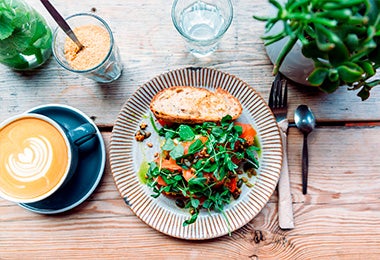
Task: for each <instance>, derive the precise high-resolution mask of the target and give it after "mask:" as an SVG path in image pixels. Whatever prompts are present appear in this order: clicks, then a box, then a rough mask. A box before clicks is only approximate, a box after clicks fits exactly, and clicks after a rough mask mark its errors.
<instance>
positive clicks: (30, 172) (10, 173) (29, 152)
mask: <svg viewBox="0 0 380 260" xmlns="http://www.w3.org/2000/svg"><path fill="white" fill-rule="evenodd" d="M46 120H48V119H45V118H43V117H42V116H37V115H34V116H20V118H17V119H15V120H13V121H11V122H9V123H7V124H5V125H2V126H1V127H0V195H1V197H5V198H8V199H10V200H13V201H16V202H20V201H22V202H33V201H37V200H39V199H40V198H45V197H47V196H49V195H50V194H52V193H53V192H54V191H55V190H57V189H58V187H60V185H61V184H62V183H63V182H64V180H65V178H66V176H67V174H68V172H69V168H70V160H71V148H70V146H69V144H68V140H67V138H66V135H65V133H63V132H62V130H60V128H59V129H58V126H55V123H54V122H49V121H46Z"/></svg>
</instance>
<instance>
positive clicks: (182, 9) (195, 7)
mask: <svg viewBox="0 0 380 260" xmlns="http://www.w3.org/2000/svg"><path fill="white" fill-rule="evenodd" d="M171 16H172V20H173V24H174V27H175V28H176V29H177V31H178V32H179V33H180V34H181V36H182V37H183V38H184V39H185V40H186V42H187V48H188V49H189V51H190V52H191V53H192V54H193V55H194V56H196V57H204V56H207V55H209V54H211V53H213V52H214V51H215V50H216V49H217V48H218V42H219V40H220V39H221V38H222V37H223V35H224V34H225V32H226V31H227V30H228V28H229V27H230V25H231V22H232V17H233V7H232V3H231V1H230V0H174V2H173V6H172V12H171Z"/></svg>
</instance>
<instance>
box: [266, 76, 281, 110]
mask: <svg viewBox="0 0 380 260" xmlns="http://www.w3.org/2000/svg"><path fill="white" fill-rule="evenodd" d="M280 81H281V75H280V73H277V75H276V77H275V78H274V80H273V82H272V87H271V89H270V93H269V102H268V105H269V107H270V108H275V107H277V106H278V83H279V82H280Z"/></svg>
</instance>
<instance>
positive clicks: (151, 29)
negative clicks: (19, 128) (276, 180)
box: [0, 0, 380, 259]
mask: <svg viewBox="0 0 380 260" xmlns="http://www.w3.org/2000/svg"><path fill="white" fill-rule="evenodd" d="M27 2H28V3H30V4H32V5H33V6H34V7H35V8H36V9H38V10H40V11H41V13H42V14H43V15H44V16H45V17H46V18H47V20H48V21H49V23H50V24H51V25H52V27H54V28H55V27H56V25H55V23H54V22H53V21H52V20H51V18H50V16H49V15H48V13H47V12H46V11H45V10H44V9H43V7H42V4H41V3H40V2H39V1H37V0H27ZM171 2H172V1H168V0H147V1H131V0H124V1H100V0H93V1H90V0H82V1H73V0H67V1H52V3H53V4H54V5H55V6H56V7H57V8H58V9H59V10H61V12H62V14H63V15H64V16H68V15H70V14H73V13H77V12H95V13H96V14H98V15H100V16H101V17H103V18H104V19H105V20H106V21H108V22H109V24H110V26H111V28H112V30H113V32H114V36H115V39H116V41H117V44H118V46H119V48H120V52H121V57H122V60H123V63H124V71H123V75H122V77H121V78H120V79H119V80H117V81H116V82H114V83H112V84H96V83H94V82H93V81H91V80H88V79H85V78H83V77H81V76H78V75H76V74H72V73H69V72H67V71H65V70H64V69H62V68H61V67H59V65H58V64H57V62H56V61H55V60H54V59H53V58H51V59H50V60H49V62H48V63H47V64H46V65H45V66H43V67H42V68H40V69H37V70H33V71H30V72H24V73H20V72H15V71H12V70H10V69H8V68H6V67H4V66H2V65H0V120H1V121H2V120H4V119H6V118H7V117H9V116H12V115H15V114H18V113H21V112H24V111H25V110H27V109H30V108H32V107H34V106H37V105H42V104H47V103H60V104H67V105H70V106H73V107H76V108H78V109H80V110H82V111H83V112H85V113H86V114H87V115H89V116H90V117H91V118H93V120H94V121H95V122H96V124H97V125H98V126H99V128H100V129H101V131H102V134H103V137H104V140H105V142H106V145H107V151H109V142H110V136H111V130H112V126H113V124H114V122H115V120H116V117H117V115H118V113H119V111H120V109H121V107H122V106H123V104H124V103H125V102H126V100H127V99H128V97H130V96H131V94H132V93H133V91H134V90H136V88H138V87H139V86H140V85H142V84H143V83H145V82H146V81H148V80H150V79H151V78H153V77H154V76H156V75H158V74H161V73H163V72H167V71H168V70H172V69H177V68H183V67H188V66H204V67H210V68H216V69H219V70H222V71H225V72H227V73H230V74H234V75H236V76H237V77H239V78H240V79H242V80H244V81H246V82H247V83H248V84H250V85H251V86H252V87H254V88H255V89H256V90H257V91H258V92H259V93H260V94H261V95H262V96H263V97H264V98H265V99H266V100H267V99H268V95H269V89H270V88H269V86H270V84H271V82H272V80H273V76H272V75H271V70H272V64H271V63H270V62H269V60H268V58H267V56H266V53H265V51H264V46H263V42H262V40H261V39H260V35H262V33H263V30H264V24H263V23H260V22H258V21H255V20H253V19H252V15H253V14H263V13H265V12H266V10H267V9H268V7H269V4H268V3H266V2H265V1H259V0H256V1H240V0H233V5H234V9H235V10H234V11H235V12H234V20H233V23H232V26H231V27H230V29H229V30H228V32H227V34H226V35H225V37H224V39H223V41H222V42H221V45H220V49H219V50H218V51H217V52H216V53H214V54H213V55H212V56H210V57H209V58H207V59H203V60H198V59H196V58H194V57H193V56H192V55H190V54H189V53H188V52H187V51H186V50H185V46H184V42H183V41H182V39H181V38H180V36H179V35H178V33H177V32H176V31H175V29H174V27H173V25H172V22H171V17H170V10H171ZM289 92H290V94H289V96H290V99H289V103H290V111H289V120H290V121H293V113H294V110H295V108H296V107H297V106H298V105H299V104H301V103H305V104H308V105H309V106H310V107H311V108H312V109H313V111H314V112H315V115H316V117H317V120H318V122H317V128H316V130H315V131H314V132H313V133H312V134H311V135H310V139H309V154H310V158H309V163H310V166H309V189H308V194H307V195H302V192H301V174H300V172H301V149H302V135H301V134H300V132H299V131H298V130H297V129H296V128H295V127H290V129H289V148H288V149H289V155H288V156H289V167H290V178H291V191H292V196H293V208H294V213H295V224H296V228H295V229H293V230H289V231H284V230H281V229H280V228H279V227H278V219H277V216H278V215H277V200H278V197H277V192H275V193H274V194H273V195H272V197H271V198H270V200H269V202H268V204H267V205H266V206H265V207H264V208H263V210H262V211H261V212H260V213H259V214H258V215H257V216H256V217H255V218H254V219H252V220H251V221H250V222H249V223H248V224H247V225H246V226H244V227H243V228H241V229H239V230H237V231H236V232H234V233H233V234H232V236H224V237H221V238H218V239H213V240H209V241H199V242H197V241H186V240H180V239H175V238H172V237H168V236H166V235H163V234H161V233H159V232H157V231H156V230H154V229H152V228H150V227H149V226H147V225H146V224H145V223H143V222H142V221H141V220H140V219H139V218H138V217H136V216H135V215H134V214H133V212H131V210H130V209H129V208H128V206H127V205H126V204H125V203H124V201H123V199H122V198H121V196H120V194H119V192H118V191H117V189H116V186H115V183H114V181H113V178H112V173H111V170H110V166H109V162H107V165H106V170H105V173H104V177H103V179H102V181H101V183H100V185H99V186H98V188H97V189H96V191H95V192H94V193H93V195H92V196H91V197H90V198H89V199H87V200H86V201H85V202H84V203H83V204H81V205H80V206H78V207H76V208H75V209H73V210H71V211H69V212H67V213H64V214H59V215H56V216H46V215H39V214H35V213H32V212H29V211H27V210H25V209H23V208H21V207H19V206H18V205H15V204H14V203H10V202H7V201H5V200H3V199H0V259H75V258H85V259H107V258H108V259H137V258H143V259H144V258H146V259H156V258H168V259H177V258H178V259H204V258H213V259H214V258H216V259H225V258H231V259H359V258H365V259H376V258H378V257H379V255H380V201H379V197H380V155H379V154H380V153H379V152H378V147H379V146H380V138H379V136H380V112H379V111H380V87H379V88H375V89H373V91H372V95H371V97H370V98H369V99H368V100H367V101H365V102H362V101H361V100H360V99H359V98H358V97H356V94H355V93H354V92H348V91H347V90H346V89H345V88H344V87H342V88H341V89H340V90H338V91H337V92H336V93H334V94H331V95H326V94H323V93H320V92H318V91H316V90H312V89H310V88H306V87H298V86H294V85H291V86H290V89H289Z"/></svg>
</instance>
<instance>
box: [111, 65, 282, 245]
mask: <svg viewBox="0 0 380 260" xmlns="http://www.w3.org/2000/svg"><path fill="white" fill-rule="evenodd" d="M172 86H195V87H204V88H208V89H211V90H212V89H215V88H217V87H220V88H222V89H225V90H227V91H229V92H230V93H231V94H232V95H234V96H235V97H237V98H238V99H239V100H240V102H241V104H242V106H243V113H242V115H241V117H240V118H239V119H238V120H239V121H242V122H245V123H250V124H252V125H253V126H254V128H255V129H256V131H257V133H258V139H259V142H260V144H261V149H262V153H261V156H260V159H259V161H260V169H259V170H258V171H257V172H258V175H257V177H256V178H254V179H252V180H251V183H254V187H253V188H248V187H246V186H245V185H243V188H242V193H241V196H240V197H239V199H237V200H233V201H232V203H231V204H229V205H227V206H226V207H225V211H224V212H225V216H226V217H227V219H228V222H229V225H228V223H227V221H226V219H225V217H224V216H223V215H222V214H220V213H217V212H211V214H209V213H208V212H207V211H201V212H200V214H199V217H198V219H197V221H196V222H195V223H194V224H191V225H189V226H186V227H183V226H182V223H183V222H184V221H185V220H186V219H188V218H189V217H190V214H189V213H188V210H187V209H180V208H178V207H177V206H176V205H175V201H174V200H172V199H170V198H167V197H165V196H163V195H161V196H160V197H159V198H157V199H155V198H153V197H151V194H153V192H152V191H151V189H150V188H149V187H148V186H147V185H145V184H144V183H143V182H141V180H140V179H141V177H140V175H141V174H140V173H139V170H140V166H141V165H142V164H144V163H146V162H150V161H152V160H153V156H154V153H155V152H157V151H158V150H159V145H160V141H159V137H158V135H157V134H156V132H155V131H154V130H153V127H152V125H151V124H150V122H149V121H150V120H149V117H150V115H151V113H150V110H149V104H150V101H151V100H152V98H153V96H154V95H155V94H156V93H157V92H158V91H160V90H162V89H164V88H168V87H172ZM142 122H145V123H148V129H147V131H150V132H151V133H152V136H151V137H150V138H148V139H147V140H146V141H144V142H137V141H135V139H134V134H135V133H136V131H137V130H139V126H140V124H141V123H142ZM147 142H151V143H152V144H153V147H152V148H149V147H148V146H147ZM110 163H111V169H112V174H113V177H114V180H115V183H116V185H117V188H118V190H119V192H120V194H121V196H122V198H123V199H124V200H125V202H126V203H127V205H129V207H130V208H131V209H132V211H133V212H134V213H135V214H136V215H137V216H138V217H139V218H141V219H142V220H143V221H144V222H146V223H147V224H148V225H150V226H151V227H153V228H155V229H157V230H158V231H160V232H162V233H165V234H167V235H170V236H173V237H178V238H183V239H194V240H195V239H198V240H200V239H210V238H215V237H219V236H223V235H226V234H228V233H229V232H233V231H235V230H236V229H238V228H240V227H242V226H244V225H245V224H247V223H248V222H249V221H250V220H252V219H253V218H254V217H255V216H256V215H257V214H258V213H259V212H260V210H261V209H262V208H263V207H264V206H265V204H266V203H267V202H268V200H269V198H270V196H271V195H272V193H273V191H274V190H275V188H276V185H277V181H278V178H279V176H280V169H281V164H282V144H281V138H280V133H279V129H278V126H277V123H276V121H275V118H274V116H273V114H272V112H271V110H270V109H269V107H268V106H267V105H266V103H265V101H264V100H263V98H262V97H261V96H260V95H259V94H258V93H257V92H256V91H255V90H254V89H253V88H252V87H250V86H249V85H247V84H246V83H245V82H243V81H241V80H240V79H238V78H237V77H235V76H232V75H229V74H227V73H224V72H221V71H218V70H215V69H208V68H185V69H178V70H174V71H170V72H168V73H165V74H162V75H159V76H157V77H155V78H153V79H152V80H151V81H149V82H147V83H146V84H144V85H143V86H141V87H140V88H139V89H137V91H136V92H135V93H134V94H133V95H132V97H131V98H130V99H129V100H128V101H127V102H126V103H125V104H124V106H123V108H122V109H121V111H120V114H119V116H118V118H117V120H116V122H115V125H114V128H113V132H112V137H111V148H110Z"/></svg>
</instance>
